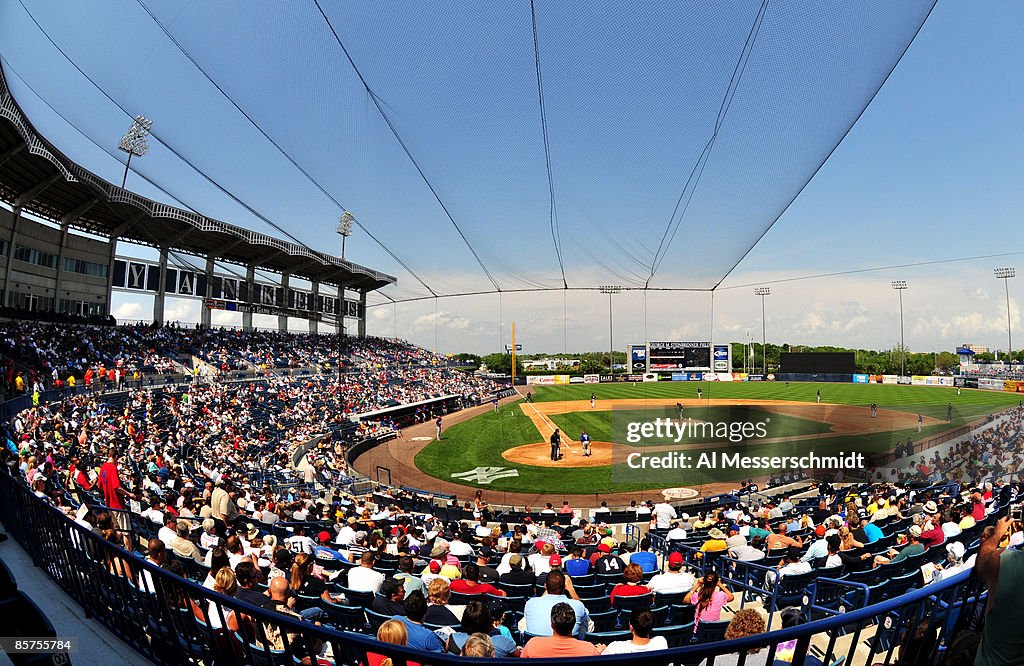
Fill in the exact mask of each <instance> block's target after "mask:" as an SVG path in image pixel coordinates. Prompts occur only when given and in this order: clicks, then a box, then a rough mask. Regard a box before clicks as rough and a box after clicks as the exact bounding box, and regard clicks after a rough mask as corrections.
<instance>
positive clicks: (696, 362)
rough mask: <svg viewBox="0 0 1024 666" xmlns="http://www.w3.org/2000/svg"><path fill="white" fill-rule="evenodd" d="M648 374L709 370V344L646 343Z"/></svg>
mask: <svg viewBox="0 0 1024 666" xmlns="http://www.w3.org/2000/svg"><path fill="white" fill-rule="evenodd" d="M647 368H648V372H658V373H662V372H681V371H684V370H691V371H692V370H696V371H705V372H707V371H710V370H711V343H710V342H648V343H647Z"/></svg>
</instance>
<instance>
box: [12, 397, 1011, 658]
mask: <svg viewBox="0 0 1024 666" xmlns="http://www.w3.org/2000/svg"><path fill="white" fill-rule="evenodd" d="M292 391H295V392H296V395H302V389H301V387H298V386H295V385H294V384H293V383H292V382H290V380H287V379H284V378H281V379H279V380H272V381H266V382H260V383H256V384H250V385H246V387H245V388H244V389H242V388H236V387H226V386H219V385H208V386H207V385H196V386H190V387H187V388H184V389H182V390H180V391H173V392H171V391H169V392H166V393H159V394H158V393H155V392H151V391H149V390H138V391H134V392H131V393H130V394H129V395H128V397H127V399H126V401H125V402H124V403H123V404H112V403H111V402H109V401H105V400H102V399H100V398H99V397H97V396H78V397H76V398H72V399H69V400H67V401H65V402H64V403H62V404H60V405H53V406H49V407H39V408H34V409H30V410H26V411H25V412H22V413H21V414H19V415H18V417H17V418H16V419H15V420H14V422H13V423H11V424H10V430H9V437H10V441H9V442H8V447H7V451H6V455H7V456H8V458H9V461H10V462H11V463H12V464H15V465H17V468H18V469H17V471H16V473H17V474H18V475H19V476H22V477H23V478H24V479H25V481H26V482H27V483H28V484H30V486H31V487H32V488H33V489H34V490H35V491H36V494H37V495H38V496H39V497H40V498H41V499H43V500H44V501H50V502H52V503H54V504H55V505H57V506H60V507H62V508H64V509H65V511H66V512H67V513H68V514H69V516H73V517H75V518H76V519H77V520H78V521H79V523H80V524H82V525H85V526H88V527H89V529H93V530H95V531H96V532H97V533H99V534H102V535H103V536H104V538H107V539H108V540H111V541H113V542H116V543H119V544H121V543H124V545H126V546H128V547H129V549H130V550H136V551H141V552H143V553H145V555H146V556H147V557H148V558H149V559H150V560H151V561H152V562H154V563H157V564H159V565H160V566H164V567H165V568H168V569H169V570H171V572H172V573H175V574H177V575H183V576H191V577H193V578H194V579H195V580H197V581H199V582H203V583H204V584H205V585H206V586H207V587H208V588H210V589H214V590H216V591H218V592H221V593H224V594H228V595H230V596H235V597H237V598H240V599H241V598H245V599H248V600H255V601H259V602H260V603H261V605H264V607H266V608H269V609H274V610H277V611H279V612H281V613H284V614H290V615H293V616H295V617H298V618H302V619H303V621H309V622H320V623H330V622H331V617H330V615H329V610H330V608H331V607H332V606H331V605H332V604H334V605H338V604H362V605H364V606H365V608H366V615H367V620H368V624H369V629H368V630H371V631H375V632H376V633H377V635H378V636H379V637H380V638H381V640H383V641H386V642H397V643H401V644H405V645H410V646H413V647H418V648H421V649H426V650H432V651H438V652H440V651H449V652H456V653H460V654H467V655H468V654H481V655H495V656H509V655H520V656H522V657H527V658H529V657H542V656H547V657H550V656H574V655H597V654H601V653H608V654H621V653H634V652H643V651H646V650H654V649H664V648H665V647H667V646H668V645H669V643H668V642H667V639H666V636H665V635H664V634H663V633H662V631H661V629H660V628H664V627H665V626H666V625H668V626H669V627H671V628H673V629H678V628H679V627H680V626H683V627H685V626H687V625H686V622H691V623H695V624H697V625H698V626H699V624H700V623H704V624H708V625H711V624H714V623H719V622H723V623H724V622H726V621H727V622H728V624H729V627H728V630H727V633H726V634H725V636H726V638H738V637H742V636H747V635H754V634H758V633H763V632H764V631H765V630H766V629H765V626H766V619H765V616H764V613H763V611H760V610H758V609H756V608H745V609H744V610H743V611H742V612H733V611H730V610H729V609H728V606H729V604H730V603H731V602H732V600H733V599H734V597H735V596H736V595H737V594H739V591H738V590H736V589H733V588H732V587H731V586H730V584H729V583H727V582H726V580H724V579H723V578H721V575H723V573H724V574H725V575H726V576H728V575H730V573H729V572H730V571H731V570H730V569H729V568H728V567H723V566H722V563H723V562H734V563H747V562H753V563H755V564H759V563H760V564H768V565H769V566H771V567H772V569H773V572H774V576H768V577H767V579H766V581H765V583H766V585H767V587H768V588H770V587H771V586H773V585H775V584H776V583H778V582H779V581H785V579H786V578H787V577H789V576H798V575H801V574H806V573H808V572H811V571H815V570H821V571H825V572H826V574H823V575H829V576H831V577H838V576H841V575H844V573H846V572H851V573H855V572H860V571H870V570H872V569H879V570H881V569H885V568H886V567H893V566H897V565H901V564H912V565H913V566H914V567H915V568H916V567H918V566H919V564H920V563H924V562H925V558H924V557H923V556H924V555H926V554H927V555H929V557H927V562H928V563H931V564H932V565H934V568H933V569H932V572H931V576H930V577H929V578H927V579H924V578H923V576H924V574H922V575H921V576H918V577H917V578H916V580H915V583H916V584H918V585H920V584H925V583H928V582H932V581H934V580H938V579H941V578H942V577H943V576H944V575H950V574H952V573H955V572H957V571H960V570H963V569H965V568H970V567H972V566H974V563H975V560H976V558H977V553H978V542H979V541H980V542H981V543H982V544H984V543H985V539H986V538H994V537H993V536H992V535H993V530H994V529H995V528H993V527H991V526H990V527H989V528H988V529H989V531H988V533H987V535H986V533H984V532H981V531H980V527H981V526H982V525H983V524H986V523H987V522H991V521H989V519H988V516H989V513H990V512H992V511H993V510H994V509H995V507H997V506H1003V505H1005V504H1006V503H1008V502H1010V501H1011V500H1012V499H1013V497H1014V496H1015V494H1016V492H1017V487H1016V486H1015V485H1013V484H1007V483H1005V482H1004V481H1003V480H999V479H996V480H995V481H994V482H993V483H991V484H982V485H981V486H978V487H965V488H964V490H963V492H962V493H957V492H954V491H953V490H952V489H936V490H928V491H923V492H921V491H913V490H908V489H907V488H906V487H904V486H901V485H899V484H892V483H884V484H871V485H864V486H851V487H845V488H832V487H830V486H827V485H826V486H819V487H816V488H813V489H812V490H811V491H810V492H809V495H810V496H811V497H813V498H814V500H815V501H813V502H809V501H808V500H807V498H803V499H800V498H796V497H791V496H788V495H781V496H778V497H771V496H768V495H761V494H760V493H758V492H756V491H754V492H752V493H751V494H750V495H749V496H748V501H747V502H745V503H736V504H732V505H730V506H723V507H720V508H717V509H714V510H712V511H708V512H697V511H694V513H693V515H692V516H691V515H689V514H688V513H686V512H685V511H684V510H682V509H680V508H677V507H674V506H672V505H671V504H669V503H667V502H658V503H654V502H644V503H639V504H637V505H636V506H635V507H633V510H634V511H635V513H636V517H637V521H638V522H641V523H644V522H645V523H646V524H647V528H648V536H646V537H645V538H643V539H642V540H641V541H640V542H639V543H633V542H629V541H625V540H621V539H616V538H615V536H614V533H613V529H612V527H611V526H609V525H606V524H604V523H602V522H601V513H599V512H597V511H595V512H594V513H593V517H592V518H590V519H586V518H583V517H582V516H581V515H580V513H579V512H578V511H574V510H573V509H571V508H570V507H569V506H568V504H567V503H565V504H563V507H562V510H556V509H555V508H554V507H552V506H551V505H550V504H549V505H548V506H547V507H546V508H545V509H544V510H542V511H541V512H540V518H539V519H538V520H536V521H534V520H531V519H529V518H527V519H524V520H523V521H522V522H519V523H508V522H502V521H497V520H495V519H494V518H495V517H494V516H493V515H492V514H491V512H490V509H489V507H488V506H487V504H486V502H485V501H483V496H482V493H477V496H476V498H475V499H474V500H473V501H471V502H466V507H467V508H468V509H469V511H471V512H472V515H473V520H466V521H447V520H443V519H441V518H438V517H436V516H435V515H433V513H431V512H410V511H407V510H403V509H402V508H401V507H400V502H399V501H398V500H399V498H401V497H403V495H402V492H401V491H397V490H393V491H391V497H392V498H393V499H394V502H393V503H391V502H389V501H387V500H382V499H381V498H380V496H378V497H377V498H376V499H373V498H370V497H368V496H361V495H354V494H351V493H349V492H346V491H345V490H342V489H340V488H338V487H332V486H329V485H321V486H319V487H318V488H314V487H306V488H305V489H303V490H298V489H296V488H288V489H272V488H258V487H256V486H254V485H253V484H252V483H251V479H252V478H253V474H254V472H255V471H256V470H258V469H280V470H283V469H285V468H287V467H288V461H289V455H288V454H289V451H290V449H291V448H292V446H293V445H294V444H295V443H296V442H299V441H301V440H303V439H305V438H308V437H309V435H311V434H312V433H313V432H314V431H316V430H318V429H321V428H323V427H324V426H325V425H328V424H324V423H323V422H314V421H311V420H310V419H311V417H312V416H313V415H315V414H319V413H320V412H322V411H323V410H317V409H316V408H309V407H307V406H306V405H304V403H303V401H302V400H294V401H293V400H291V399H290V397H291V396H290V393H291V392H292ZM261 405H262V406H263V407H265V408H267V409H266V411H265V415H266V416H265V418H264V419H262V420H261V418H260V417H258V416H255V415H256V414H258V413H260V412H259V410H257V409H254V407H256V406H261ZM999 432H1001V433H1006V432H1008V431H1005V430H1000V431H999ZM284 433H291V434H292V435H293V436H292V437H290V438H288V437H284V438H282V437H280V435H282V434H284ZM337 453H338V451H335V450H332V448H331V447H330V445H328V446H327V447H326V448H324V449H317V450H316V451H315V453H314V454H313V455H314V457H316V458H320V459H322V462H325V463H327V464H331V465H333V464H335V463H336V462H337V461H338V460H339V459H340V457H339V456H338V455H336V454H337ZM89 493H94V494H95V500H96V501H97V502H98V504H100V505H102V506H101V508H97V509H88V508H87V507H86V508H85V509H82V508H81V507H78V506H76V504H75V501H74V498H76V497H77V498H82V497H85V496H87V495H88V494H89ZM452 503H453V504H456V505H459V501H458V500H457V499H453V500H452ZM107 509H112V510H113V511H110V510H107ZM125 516H128V518H127V519H126V518H125ZM128 524H130V525H131V526H132V527H133V531H132V532H131V533H130V532H125V531H122V530H123V528H125V527H126V526H128ZM281 526H287V527H286V528H284V529H283V530H282V528H281ZM119 528H121V529H119ZM1003 531H1004V532H1005V533H1006V534H1005V540H1006V541H1007V543H1008V544H1009V545H1011V546H1012V545H1016V544H1018V543H1020V542H1021V541H1022V540H1024V531H1022V526H1021V525H1020V524H1013V525H1010V526H1005V525H1004V526H1003ZM132 533H134V534H135V535H136V538H137V539H138V541H135V542H133V541H131V540H130V539H131V538H132V537H131V536H130V534H132ZM655 538H657V539H665V540H666V543H667V549H666V550H665V551H661V552H655V551H654V548H653V540H654V539H655ZM999 538H1000V539H1003V535H1000V536H999ZM712 557H714V558H716V561H717V564H716V565H715V566H711V558H712ZM118 566H119V567H130V565H128V564H125V563H122V564H119V565H118ZM886 570H887V571H888V570H889V569H886ZM538 589H539V590H541V591H542V593H540V592H536V590H538ZM538 594H539V596H537V595H538ZM311 598H317V599H319V601H317V602H315V603H310V601H309V600H310V599H311ZM657 598H660V599H662V600H663V599H666V598H669V599H674V600H675V602H676V606H674V608H684V609H685V608H689V610H688V611H686V610H683V611H681V612H682V613H683V617H681V618H680V617H676V618H671V617H668V616H666V615H665V613H664V612H663V610H659V608H658V606H657V605H656V602H655V599H657ZM635 600H646V602H641V603H639V604H637V603H635ZM630 601H632V602H633V603H631V604H630V605H629V607H628V608H626V609H625V610H623V611H622V614H621V615H617V614H616V615H614V618H615V619H613V618H611V617H610V616H609V611H614V610H615V609H616V608H617V607H621V605H622V604H623V603H626V602H630ZM193 612H194V613H195V614H196V616H197V617H200V618H202V619H204V620H209V621H213V620H212V619H211V618H213V617H215V616H218V617H219V616H220V615H222V614H224V613H222V612H221V610H220V609H218V608H217V607H216V604H215V603H210V604H209V605H208V606H206V607H202V606H197V607H195V608H194V609H193ZM674 612H680V611H678V610H677V611H674ZM730 616H731V619H730ZM616 619H618V621H619V622H620V623H621V624H622V626H628V627H629V630H630V633H629V637H628V639H627V638H625V637H623V638H621V639H619V640H615V641H612V642H610V643H607V644H606V643H605V642H604V641H602V640H597V639H594V638H593V635H594V634H593V632H595V631H598V632H600V631H609V630H611V629H612V628H613V624H608V623H609V622H611V623H614V622H615V621H616ZM225 621H226V622H227V623H228V626H229V628H231V627H233V626H237V624H238V623H239V622H242V621H244V618H239V617H235V616H234V614H232V613H227V614H226V615H225ZM218 622H219V620H218ZM399 625H401V626H399ZM689 626H690V629H689V631H690V632H691V633H692V632H693V626H692V624H691V625H689ZM686 640H687V641H688V640H689V638H687V639H686ZM673 644H680V643H679V642H678V637H676V638H674V639H673ZM325 649H326V648H325ZM751 659H755V661H751ZM726 661H727V662H728V660H726ZM747 662H748V663H759V662H757V661H756V653H755V654H753V655H748V657H747ZM716 663H717V662H716Z"/></svg>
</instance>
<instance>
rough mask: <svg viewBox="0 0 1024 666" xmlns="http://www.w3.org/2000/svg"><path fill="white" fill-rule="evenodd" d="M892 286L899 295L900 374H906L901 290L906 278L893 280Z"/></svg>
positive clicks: (905, 284)
mask: <svg viewBox="0 0 1024 666" xmlns="http://www.w3.org/2000/svg"><path fill="white" fill-rule="evenodd" d="M892 288H893V289H895V290H896V291H897V292H899V295H900V375H901V376H903V377H905V376H906V375H907V345H906V343H905V342H904V339H903V292H904V291H905V290H906V288H907V281H906V280H893V281H892Z"/></svg>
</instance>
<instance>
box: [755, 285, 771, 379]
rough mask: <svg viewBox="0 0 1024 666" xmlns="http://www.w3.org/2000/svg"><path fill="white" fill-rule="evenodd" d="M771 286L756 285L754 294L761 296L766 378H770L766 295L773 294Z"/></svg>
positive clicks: (763, 355)
mask: <svg viewBox="0 0 1024 666" xmlns="http://www.w3.org/2000/svg"><path fill="white" fill-rule="evenodd" d="M771 294H772V288H771V287H755V288H754V295H755V296H760V297H761V361H762V364H763V368H762V370H761V372H763V373H764V376H765V379H767V378H768V336H767V333H766V330H765V322H764V297H765V296H771Z"/></svg>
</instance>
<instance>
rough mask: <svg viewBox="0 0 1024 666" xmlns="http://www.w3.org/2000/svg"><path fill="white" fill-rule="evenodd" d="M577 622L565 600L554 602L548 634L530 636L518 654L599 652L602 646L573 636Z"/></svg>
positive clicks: (545, 654) (574, 655)
mask: <svg viewBox="0 0 1024 666" xmlns="http://www.w3.org/2000/svg"><path fill="white" fill-rule="evenodd" d="M554 575H555V574H552V575H551V576H548V580H549V581H550V580H551V578H552V577H553V576H554ZM579 624H580V622H579V619H578V616H577V614H576V613H575V612H574V611H573V607H572V606H570V605H569V604H567V603H565V602H559V603H556V604H554V605H553V606H551V613H550V629H549V631H548V635H537V636H534V637H533V638H531V639H530V640H529V641H528V642H527V643H526V645H525V646H524V647H523V651H522V653H521V655H520V656H522V657H524V658H526V659H530V658H536V657H541V658H543V657H552V658H564V657H590V656H595V655H599V654H601V651H602V650H603V649H604V646H602V645H594V644H593V643H588V642H587V641H584V640H580V639H577V638H573V636H574V635H575V633H576V627H578V626H579ZM531 633H532V632H531Z"/></svg>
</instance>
